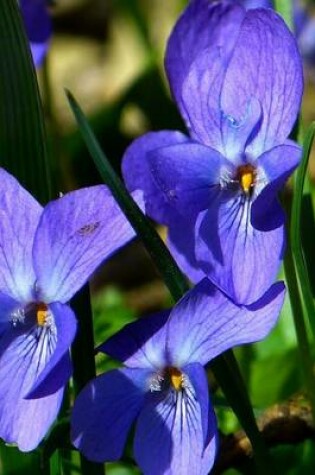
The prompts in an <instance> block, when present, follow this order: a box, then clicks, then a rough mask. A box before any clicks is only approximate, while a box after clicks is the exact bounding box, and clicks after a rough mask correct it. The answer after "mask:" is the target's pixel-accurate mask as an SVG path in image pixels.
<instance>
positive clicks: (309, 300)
mask: <svg viewBox="0 0 315 475" xmlns="http://www.w3.org/2000/svg"><path fill="white" fill-rule="evenodd" d="M314 136H315V122H313V123H312V124H311V126H310V127H309V129H308V130H307V132H306V135H305V140H304V144H303V156H302V161H301V164H300V166H299V168H298V170H297V172H296V176H295V182H294V194H293V201H292V214H291V226H290V236H291V246H292V254H293V259H294V263H295V266H296V273H297V276H298V281H299V283H300V290H301V294H302V298H303V303H304V305H305V311H306V314H307V317H308V320H309V324H310V327H311V329H312V333H313V338H314V339H315V305H314V301H313V295H312V288H311V285H310V280H309V276H308V272H307V267H306V265H305V261H304V255H303V249H302V241H301V209H302V198H303V188H304V182H305V176H306V173H307V166H308V160H309V156H310V151H311V148H312V145H313V141H314ZM312 219H313V222H314V216H313V217H312ZM313 227H314V226H313Z"/></svg>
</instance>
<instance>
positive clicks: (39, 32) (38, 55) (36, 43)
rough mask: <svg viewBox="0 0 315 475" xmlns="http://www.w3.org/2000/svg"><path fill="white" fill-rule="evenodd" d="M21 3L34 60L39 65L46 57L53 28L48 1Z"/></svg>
mask: <svg viewBox="0 0 315 475" xmlns="http://www.w3.org/2000/svg"><path fill="white" fill-rule="evenodd" d="M19 4H20V8H21V12H22V17H23V20H24V24H25V28H26V32H27V35H28V38H29V40H30V43H31V50H32V55H33V60H34V63H35V65H36V66H39V65H40V64H41V62H42V61H43V59H44V57H45V54H46V51H47V48H48V39H49V38H50V35H51V29H52V28H51V20H50V17H49V14H48V9H47V2H46V0H20V2H19Z"/></svg>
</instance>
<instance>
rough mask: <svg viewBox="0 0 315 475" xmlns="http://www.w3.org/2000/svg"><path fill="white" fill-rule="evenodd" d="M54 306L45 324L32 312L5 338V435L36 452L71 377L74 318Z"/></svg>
mask: <svg viewBox="0 0 315 475" xmlns="http://www.w3.org/2000/svg"><path fill="white" fill-rule="evenodd" d="M51 307H52V308H51V309H49V310H48V311H49V312H50V311H51V315H48V317H47V318H49V319H50V320H47V322H46V323H45V324H44V325H37V324H34V321H33V320H32V313H31V311H30V313H29V314H26V315H25V319H24V320H18V321H16V322H13V323H8V324H7V325H6V327H5V330H3V332H2V333H1V336H0V349H1V351H0V400H1V407H0V436H1V437H2V438H3V439H4V440H5V441H6V442H14V443H17V444H18V446H19V448H20V450H22V451H28V450H33V449H34V448H35V447H36V446H37V445H38V444H39V442H40V441H41V440H42V438H43V437H44V436H45V434H46V432H47V431H48V429H49V428H50V426H51V424H52V423H53V422H54V420H55V418H56V417H57V414H58V411H59V407H60V404H61V401H62V395H63V388H64V385H65V384H66V382H67V381H68V379H69V376H70V372H71V365H70V360H69V354H68V351H69V346H70V343H71V341H72V339H73V337H74V333H75V317H74V314H73V312H72V311H71V309H70V308H69V307H67V306H66V305H62V304H53V305H52V306H51ZM71 317H72V318H71ZM69 369H70V371H69Z"/></svg>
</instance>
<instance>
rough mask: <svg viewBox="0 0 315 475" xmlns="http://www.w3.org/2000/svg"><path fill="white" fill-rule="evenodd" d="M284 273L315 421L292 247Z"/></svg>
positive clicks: (309, 359)
mask: <svg viewBox="0 0 315 475" xmlns="http://www.w3.org/2000/svg"><path fill="white" fill-rule="evenodd" d="M284 272H285V277H286V283H287V286H288V290H289V297H290V304H291V309H292V315H293V322H294V327H295V333H296V338H297V342H298V351H299V354H300V358H301V364H302V372H303V376H304V383H305V387H306V391H307V395H308V398H309V400H310V403H311V408H312V416H313V420H314V421H315V379H314V372H313V363H312V355H311V351H310V345H309V342H308V336H307V330H306V325H305V319H304V315H303V305H302V301H301V297H300V292H299V285H298V280H297V276H296V271H295V265H294V259H293V255H292V250H291V248H290V245H288V249H287V251H286V255H285V258H284Z"/></svg>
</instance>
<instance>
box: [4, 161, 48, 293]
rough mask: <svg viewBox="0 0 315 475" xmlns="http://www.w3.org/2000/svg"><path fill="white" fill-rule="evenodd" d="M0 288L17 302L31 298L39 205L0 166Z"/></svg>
mask: <svg viewBox="0 0 315 475" xmlns="http://www.w3.org/2000/svg"><path fill="white" fill-rule="evenodd" d="M0 181H1V197H0V291H1V292H3V293H5V294H8V295H10V296H11V297H12V298H14V299H16V300H17V301H19V302H27V301H30V300H32V295H33V287H34V283H35V274H34V270H33V257H32V249H33V240H34V235H35V232H36V229H37V225H38V221H39V218H40V216H41V213H42V207H41V206H40V205H39V203H37V201H36V200H35V199H34V198H33V197H32V196H31V195H30V194H29V193H28V192H27V191H26V190H25V189H24V188H23V187H22V186H21V185H20V184H19V183H18V181H17V180H16V179H15V178H14V177H13V176H12V175H10V174H9V173H7V172H6V171H5V170H3V169H2V168H1V169H0Z"/></svg>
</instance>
